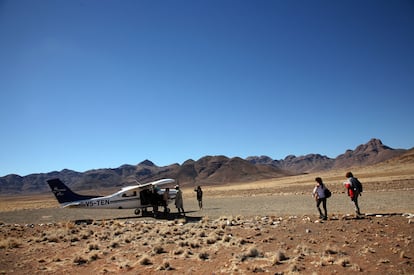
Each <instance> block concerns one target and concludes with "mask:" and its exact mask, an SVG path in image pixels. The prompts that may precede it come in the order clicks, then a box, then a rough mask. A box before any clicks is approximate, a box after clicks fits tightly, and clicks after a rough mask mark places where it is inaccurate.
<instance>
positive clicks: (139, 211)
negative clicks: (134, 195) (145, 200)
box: [134, 208, 141, 216]
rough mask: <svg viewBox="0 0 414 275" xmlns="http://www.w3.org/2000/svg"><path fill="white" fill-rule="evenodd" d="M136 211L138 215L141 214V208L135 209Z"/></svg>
mask: <svg viewBox="0 0 414 275" xmlns="http://www.w3.org/2000/svg"><path fill="white" fill-rule="evenodd" d="M134 213H135V215H137V216H138V215H139V214H141V209H139V208H137V209H135V212H134Z"/></svg>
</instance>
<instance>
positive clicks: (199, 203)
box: [194, 185, 203, 209]
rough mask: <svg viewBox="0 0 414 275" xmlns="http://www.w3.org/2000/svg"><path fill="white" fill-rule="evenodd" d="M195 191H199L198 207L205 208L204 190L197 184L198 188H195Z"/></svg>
mask: <svg viewBox="0 0 414 275" xmlns="http://www.w3.org/2000/svg"><path fill="white" fill-rule="evenodd" d="M194 192H197V201H198V207H199V208H200V209H203V190H201V187H200V185H199V186H197V188H196V189H194Z"/></svg>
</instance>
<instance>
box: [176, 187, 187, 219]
mask: <svg viewBox="0 0 414 275" xmlns="http://www.w3.org/2000/svg"><path fill="white" fill-rule="evenodd" d="M175 189H176V190H177V193H176V195H175V207H177V209H178V214H179V215H181V212H182V215H184V216H185V212H184V207H183V194H182V192H181V190H180V187H179V186H178V185H176V186H175Z"/></svg>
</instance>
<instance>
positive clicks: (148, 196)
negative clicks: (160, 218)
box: [47, 178, 177, 215]
mask: <svg viewBox="0 0 414 275" xmlns="http://www.w3.org/2000/svg"><path fill="white" fill-rule="evenodd" d="M47 183H48V184H49V186H50V189H52V192H53V194H55V197H56V199H57V201H58V202H59V204H60V206H61V207H76V208H110V209H130V208H135V214H136V215H139V214H140V213H141V212H142V214H143V215H144V213H147V208H148V207H152V208H153V212H154V215H156V214H157V212H158V207H159V206H162V207H164V212H167V213H168V212H170V209H169V208H168V204H169V203H171V202H172V201H174V199H175V196H176V194H177V190H175V189H174V188H171V189H169V188H165V189H160V188H159V187H158V186H160V185H165V184H172V183H174V180H173V179H161V180H157V181H153V182H149V183H145V184H139V185H133V186H126V187H123V188H122V189H121V190H119V191H118V192H116V193H114V194H111V195H108V196H85V195H80V194H77V193H75V192H73V191H72V190H70V189H69V187H67V186H66V185H65V184H64V183H63V182H62V181H61V180H60V179H58V178H56V179H50V180H48V181H47ZM167 189H169V190H168V192H169V199H168V201H167V204H165V202H164V200H163V194H164V192H165V191H166V190H167Z"/></svg>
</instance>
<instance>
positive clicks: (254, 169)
mask: <svg viewBox="0 0 414 275" xmlns="http://www.w3.org/2000/svg"><path fill="white" fill-rule="evenodd" d="M407 151H408V150H406V149H393V148H390V147H388V146H385V145H383V144H382V142H381V140H379V139H371V140H370V141H369V142H368V143H366V144H363V145H359V146H358V147H356V148H355V149H354V150H347V151H346V152H345V153H344V154H341V155H339V156H338V157H336V158H334V159H332V158H329V157H327V156H322V155H319V154H309V155H306V156H298V157H297V156H293V155H289V156H287V157H286V158H285V159H282V160H274V159H272V158H270V157H268V156H253V157H248V158H246V159H242V158H239V157H234V158H228V157H226V156H205V157H203V158H200V159H199V160H197V161H194V160H192V159H189V160H187V161H185V162H184V163H183V164H181V165H180V164H177V163H175V164H171V165H168V166H163V167H159V166H156V165H155V164H154V163H152V162H151V161H149V160H145V161H143V162H141V163H139V164H137V165H122V166H120V167H118V168H114V169H96V170H89V171H86V172H83V173H80V172H76V171H72V170H68V169H64V170H62V171H60V172H57V171H54V172H50V173H39V174H31V175H28V176H24V177H22V176H19V175H14V174H12V175H7V176H5V177H1V178H0V194H25V193H33V192H38V193H40V192H46V191H49V187H48V186H47V184H46V180H47V179H51V178H60V179H61V180H62V181H63V182H65V183H66V184H67V185H68V186H70V187H71V188H73V189H74V190H86V189H98V188H101V189H102V188H113V187H120V186H125V185H131V184H136V183H137V181H138V182H141V183H145V182H148V181H152V180H157V179H160V178H174V179H176V181H177V182H178V183H179V184H180V185H182V186H187V185H191V186H195V185H220V184H228V183H235V182H249V181H256V180H261V179H268V178H276V177H284V176H289V175H297V174H303V173H310V172H319V171H327V170H330V169H341V168H348V167H355V166H364V165H371V164H376V163H379V162H382V161H386V160H389V159H391V158H394V157H397V156H401V155H403V154H404V153H405V152H407Z"/></svg>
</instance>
